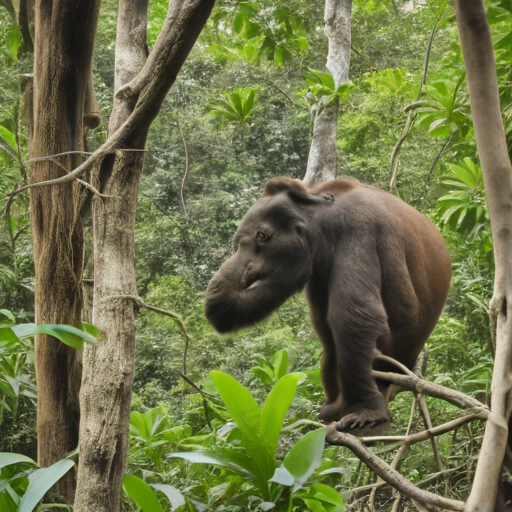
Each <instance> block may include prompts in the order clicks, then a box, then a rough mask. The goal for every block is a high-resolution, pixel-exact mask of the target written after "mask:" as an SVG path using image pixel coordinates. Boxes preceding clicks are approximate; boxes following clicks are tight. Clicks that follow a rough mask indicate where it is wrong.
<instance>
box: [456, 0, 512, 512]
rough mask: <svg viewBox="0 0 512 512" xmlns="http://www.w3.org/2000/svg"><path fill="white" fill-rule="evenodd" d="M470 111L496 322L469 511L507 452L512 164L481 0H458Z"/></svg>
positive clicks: (511, 374)
mask: <svg viewBox="0 0 512 512" xmlns="http://www.w3.org/2000/svg"><path fill="white" fill-rule="evenodd" d="M455 7H456V11H457V24H458V27H459V36H460V42H461V47H462V54H463V57H464V65H465V68H466V73H467V81H468V90H469V99H470V103H471V114H472V116H473V124H474V128H475V138H476V143H477V148H478V152H479V155H480V163H481V166H482V173H483V177H484V184H485V190H486V194H487V201H488V205H489V215H490V218H491V230H492V237H493V243H494V257H495V264H496V274H495V281H494V293H493V297H492V300H491V308H490V309H491V325H494V326H496V357H495V363H494V371H493V377H492V386H491V392H492V395H491V396H492V406H491V414H490V416H489V419H488V421H487V424H486V427H485V434H484V439H483V443H482V449H481V451H480V456H479V458H478V464H477V468H476V474H475V480H474V482H473V488H472V490H471V494H470V496H469V499H468V502H467V505H466V511H467V512H476V511H478V512H485V511H488V512H491V511H492V510H493V509H494V503H495V501H496V491H497V484H498V480H499V477H500V473H501V467H502V464H503V459H504V456H505V450H506V447H507V436H508V421H509V418H510V411H511V401H510V395H511V391H512V263H511V260H510V255H511V254H512V229H511V226H512V169H511V166H510V161H509V156H508V151H507V144H506V140H505V131H504V129H503V120H502V117H501V112H500V101H499V93H498V81H497V77H496V63H495V59H494V51H493V45H492V41H491V34H490V30H489V25H488V23H487V18H486V14H485V8H484V5H483V3H482V0H456V1H455Z"/></svg>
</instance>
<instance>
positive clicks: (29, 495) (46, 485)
mask: <svg viewBox="0 0 512 512" xmlns="http://www.w3.org/2000/svg"><path fill="white" fill-rule="evenodd" d="M74 465H75V463H74V462H73V461H72V460H70V459H62V460H59V461H58V462H56V463H55V464H53V465H51V466H50V467H49V468H42V469H38V470H37V471H34V472H33V473H32V474H30V475H29V477H28V479H29V482H30V483H29V485H28V489H27V492H26V493H25V494H24V496H23V498H22V500H21V503H20V506H19V509H18V512H32V510H34V508H35V507H36V506H37V504H38V503H39V502H40V501H41V500H42V499H43V497H44V495H45V494H46V493H47V492H48V491H49V490H50V489H51V488H52V487H53V486H54V485H55V484H56V483H57V482H58V481H59V480H60V479H61V478H62V477H63V476H64V475H65V474H66V473H67V472H68V471H69V470H70V469H71V468H72V467H73V466H74Z"/></svg>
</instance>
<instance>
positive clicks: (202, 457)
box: [168, 452, 255, 480]
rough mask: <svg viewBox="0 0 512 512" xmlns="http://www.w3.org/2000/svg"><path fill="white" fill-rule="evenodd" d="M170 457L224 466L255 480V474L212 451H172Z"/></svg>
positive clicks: (194, 462)
mask: <svg viewBox="0 0 512 512" xmlns="http://www.w3.org/2000/svg"><path fill="white" fill-rule="evenodd" d="M168 457H169V458H170V459H176V458H177V459H185V460H188V461H189V462H191V463H192V464H212V465H214V466H222V467H225V468H227V469H230V470H231V471H233V472H234V473H236V474H239V475H241V476H243V477H244V478H246V479H248V480H254V478H255V476H254V475H253V474H251V473H249V472H248V471H246V470H245V469H243V468H242V467H240V466H238V465H236V464H233V463H232V462H230V461H228V460H227V459H225V458H224V457H221V456H219V455H217V454H212V453H202V452H180V453H171V454H170V455H168Z"/></svg>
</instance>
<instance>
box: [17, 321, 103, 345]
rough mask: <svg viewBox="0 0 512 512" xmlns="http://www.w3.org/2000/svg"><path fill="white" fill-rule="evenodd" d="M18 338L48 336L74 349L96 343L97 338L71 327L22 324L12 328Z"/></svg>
mask: <svg viewBox="0 0 512 512" xmlns="http://www.w3.org/2000/svg"><path fill="white" fill-rule="evenodd" d="M12 330H13V331H14V333H15V334H16V335H17V336H18V338H20V339H22V338H28V337H30V336H34V335H35V334H48V335H50V336H54V337H55V338H57V339H59V340H60V341H62V343H65V344H66V345H69V346H70V347H73V348H77V349H78V348H82V347H83V346H84V341H87V342H88V343H96V341H97V340H96V338H95V337H94V336H92V335H91V334H89V333H87V332H85V331H82V330H80V329H78V328H76V327H73V326H71V325H52V324H41V325H36V324H21V325H16V326H15V327H13V328H12Z"/></svg>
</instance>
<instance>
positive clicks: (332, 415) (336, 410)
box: [318, 399, 341, 425]
mask: <svg viewBox="0 0 512 512" xmlns="http://www.w3.org/2000/svg"><path fill="white" fill-rule="evenodd" d="M340 416H341V399H338V400H336V401H335V402H332V403H330V404H325V405H323V406H322V407H321V408H320V411H319V412H318V417H319V418H320V419H321V420H322V421H323V422H324V423H326V424H327V425H328V424H329V423H332V422H333V421H338V419H339V418H340Z"/></svg>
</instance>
